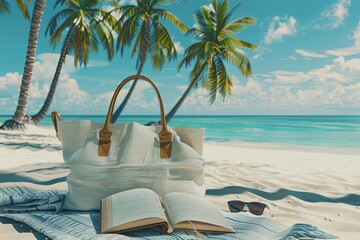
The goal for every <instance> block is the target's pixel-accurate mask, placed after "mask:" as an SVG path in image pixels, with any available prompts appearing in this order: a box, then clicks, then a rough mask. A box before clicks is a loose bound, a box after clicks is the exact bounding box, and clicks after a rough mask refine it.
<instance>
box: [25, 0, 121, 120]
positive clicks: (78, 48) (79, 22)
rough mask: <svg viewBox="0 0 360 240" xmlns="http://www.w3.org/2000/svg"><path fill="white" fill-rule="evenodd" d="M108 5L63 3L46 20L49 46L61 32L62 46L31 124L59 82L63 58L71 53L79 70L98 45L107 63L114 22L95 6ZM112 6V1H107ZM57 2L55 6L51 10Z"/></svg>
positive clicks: (100, 0)
mask: <svg viewBox="0 0 360 240" xmlns="http://www.w3.org/2000/svg"><path fill="white" fill-rule="evenodd" d="M105 2H110V1H109V0H107V1H106V0H92V1H80V0H67V1H66V2H62V3H60V4H61V5H63V4H67V7H66V8H65V9H62V10H60V11H59V12H58V13H57V14H56V15H55V16H54V17H52V19H51V20H50V22H49V24H48V27H47V29H46V34H50V44H51V45H52V46H53V47H54V48H55V47H56V46H57V45H58V44H59V42H60V39H61V36H62V34H63V33H64V32H67V33H66V37H65V40H64V43H63V45H62V49H61V54H60V57H59V61H58V64H57V67H56V71H55V74H54V77H53V80H52V82H51V86H50V90H49V93H48V95H47V97H46V99H45V101H44V104H43V106H42V107H41V109H40V111H39V112H38V113H37V114H35V115H33V116H31V122H32V123H33V124H38V123H39V122H40V121H41V120H42V119H43V118H44V117H45V115H46V113H47V111H48V110H49V107H50V105H51V102H52V99H53V97H54V94H55V90H56V86H57V83H58V80H59V76H60V72H61V68H62V65H63V63H64V62H65V59H66V55H67V54H68V53H69V52H70V51H72V52H74V55H75V57H74V64H75V66H77V64H78V63H80V66H81V65H82V64H84V65H85V66H86V65H87V63H88V61H89V52H90V49H89V48H91V50H92V51H93V52H96V51H97V50H98V45H99V43H101V44H102V46H103V48H104V49H106V50H107V57H108V60H109V61H110V60H111V59H112V57H113V56H114V47H113V41H114V39H113V35H112V32H111V31H112V29H111V26H112V25H114V24H115V22H116V19H115V18H114V17H113V16H112V15H111V14H108V13H107V12H106V11H105V10H103V9H101V8H99V4H101V3H105ZM110 3H111V4H115V5H116V1H111V2H110ZM58 4H59V2H58V3H57V4H56V5H55V7H56V6H57V5H58Z"/></svg>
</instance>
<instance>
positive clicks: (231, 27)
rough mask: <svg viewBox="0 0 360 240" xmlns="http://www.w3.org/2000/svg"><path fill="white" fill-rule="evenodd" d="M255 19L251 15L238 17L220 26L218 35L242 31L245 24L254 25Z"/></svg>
mask: <svg viewBox="0 0 360 240" xmlns="http://www.w3.org/2000/svg"><path fill="white" fill-rule="evenodd" d="M255 22H256V19H255V18H251V17H245V18H238V19H235V20H234V21H232V22H231V23H229V24H228V25H227V26H225V27H224V28H222V30H221V31H220V32H219V35H220V36H223V35H226V34H235V33H237V32H240V31H242V30H243V29H245V28H246V27H247V26H252V25H255Z"/></svg>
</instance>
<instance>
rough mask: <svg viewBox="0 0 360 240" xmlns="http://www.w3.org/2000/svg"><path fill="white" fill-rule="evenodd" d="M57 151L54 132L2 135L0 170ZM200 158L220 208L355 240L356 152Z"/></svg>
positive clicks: (57, 156) (241, 151)
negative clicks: (252, 206) (244, 207)
mask: <svg viewBox="0 0 360 240" xmlns="http://www.w3.org/2000/svg"><path fill="white" fill-rule="evenodd" d="M60 149H61V145H60V142H59V141H58V139H57V138H56V137H55V134H54V131H53V129H44V128H38V127H35V126H31V127H30V128H29V129H28V131H26V132H9V131H0V169H6V168H13V167H16V166H20V165H24V164H33V163H44V162H62V153H61V150H60ZM204 157H205V160H206V162H207V165H206V181H207V186H208V192H207V194H208V196H207V197H208V198H209V199H211V200H212V201H213V202H215V203H216V204H217V205H218V206H219V207H220V208H222V209H226V210H227V206H226V201H228V200H233V199H241V200H243V201H260V202H264V203H267V204H268V205H269V206H270V208H271V213H272V214H273V215H274V217H273V219H274V220H276V221H278V222H281V223H283V224H285V225H288V226H290V225H292V224H295V223H308V224H312V225H315V226H317V227H319V228H320V229H321V230H324V231H326V232H328V233H332V234H334V235H337V236H339V237H340V238H341V239H359V237H360V182H359V179H360V154H352V155H351V154H345V153H336V152H335V151H334V150H333V149H332V150H331V152H330V151H329V152H325V151H323V152H320V151H317V152H316V151H309V150H307V151H305V150H295V149H289V148H286V149H284V147H281V146H277V147H272V146H270V145H254V144H240V143H205V147H204ZM243 214H249V213H243ZM264 214H265V216H269V217H270V216H271V214H270V212H269V211H268V210H266V212H265V213H264Z"/></svg>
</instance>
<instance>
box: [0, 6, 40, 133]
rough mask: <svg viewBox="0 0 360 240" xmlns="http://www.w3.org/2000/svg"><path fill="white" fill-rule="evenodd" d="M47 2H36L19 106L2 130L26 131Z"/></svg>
mask: <svg viewBox="0 0 360 240" xmlns="http://www.w3.org/2000/svg"><path fill="white" fill-rule="evenodd" d="M45 4H46V0H36V2H35V6H34V10H33V16H32V18H31V25H30V33H29V39H28V47H27V53H26V62H25V68H24V74H23V76H22V80H21V87H20V93H19V100H18V106H17V108H16V112H15V114H14V116H13V118H12V119H11V120H7V121H6V122H5V123H4V124H3V125H2V126H1V127H0V129H12V130H14V129H22V130H23V129H25V125H24V123H23V120H24V117H25V112H26V107H27V103H28V97H29V88H30V84H31V76H32V69H33V66H34V61H35V53H36V47H37V40H38V36H39V29H40V23H41V18H42V15H43V13H44V8H45Z"/></svg>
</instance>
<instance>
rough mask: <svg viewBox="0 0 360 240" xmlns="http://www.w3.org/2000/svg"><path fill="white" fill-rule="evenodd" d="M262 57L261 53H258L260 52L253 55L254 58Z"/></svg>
mask: <svg viewBox="0 0 360 240" xmlns="http://www.w3.org/2000/svg"><path fill="white" fill-rule="evenodd" d="M260 57H261V53H258V54H256V55H254V56H253V57H252V59H254V60H256V59H259V58H260Z"/></svg>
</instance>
